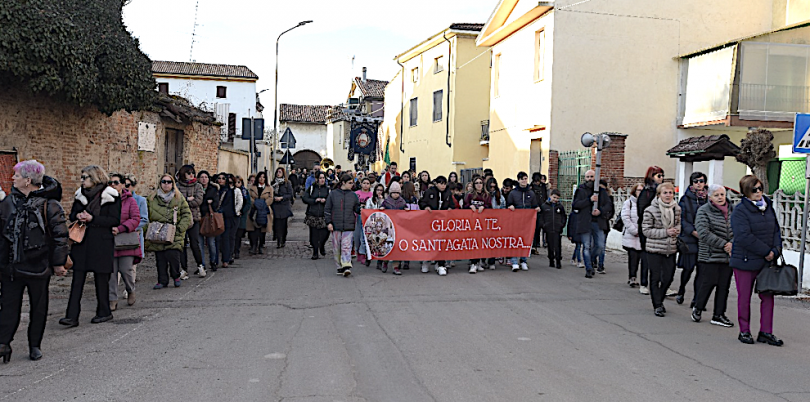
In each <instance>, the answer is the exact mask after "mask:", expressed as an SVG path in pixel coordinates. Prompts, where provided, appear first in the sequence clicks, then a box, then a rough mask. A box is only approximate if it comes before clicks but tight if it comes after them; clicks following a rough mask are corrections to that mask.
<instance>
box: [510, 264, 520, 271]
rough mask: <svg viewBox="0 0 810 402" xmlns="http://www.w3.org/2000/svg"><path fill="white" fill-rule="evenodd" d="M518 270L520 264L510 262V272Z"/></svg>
mask: <svg viewBox="0 0 810 402" xmlns="http://www.w3.org/2000/svg"><path fill="white" fill-rule="evenodd" d="M519 270H520V266H519V265H517V264H512V272H517V271H519Z"/></svg>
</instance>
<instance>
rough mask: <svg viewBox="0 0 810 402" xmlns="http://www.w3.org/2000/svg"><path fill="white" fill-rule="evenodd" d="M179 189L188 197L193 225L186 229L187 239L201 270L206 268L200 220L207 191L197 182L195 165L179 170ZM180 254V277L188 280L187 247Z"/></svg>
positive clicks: (195, 261)
mask: <svg viewBox="0 0 810 402" xmlns="http://www.w3.org/2000/svg"><path fill="white" fill-rule="evenodd" d="M177 189H178V190H180V194H183V197H185V198H186V202H188V207H189V209H190V210H191V218H192V225H191V226H190V227H189V228H188V230H187V231H186V240H187V241H188V242H189V244H190V245H191V255H193V256H194V263H195V264H197V269H196V271H197V272H199V271H200V267H202V269H205V265H203V258H202V252H201V251H200V221H201V220H202V215H201V214H200V206H201V205H202V203H203V198H204V197H205V192H204V191H203V187H202V184H200V183H198V182H197V177H195V172H194V166H191V165H185V166H183V167H181V168H180V171H179V172H177ZM180 254H181V255H180V267H181V269H180V279H183V280H186V279H188V274H187V272H188V256H187V255H186V250H185V247H184V248H183V250H182V251H181V253H180Z"/></svg>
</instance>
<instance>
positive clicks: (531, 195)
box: [506, 186, 540, 209]
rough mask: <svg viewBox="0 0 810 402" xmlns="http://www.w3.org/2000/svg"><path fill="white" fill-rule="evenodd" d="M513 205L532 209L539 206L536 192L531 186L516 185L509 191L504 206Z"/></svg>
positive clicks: (517, 207) (518, 207)
mask: <svg viewBox="0 0 810 402" xmlns="http://www.w3.org/2000/svg"><path fill="white" fill-rule="evenodd" d="M511 206H514V207H515V208H516V209H533V208H537V207H539V206H540V204H539V200H538V199H537V194H536V193H535V192H534V191H532V189H531V187H529V186H526V187H520V186H517V187H515V188H513V189H512V191H510V192H509V197H507V198H506V207H507V208H508V207H511Z"/></svg>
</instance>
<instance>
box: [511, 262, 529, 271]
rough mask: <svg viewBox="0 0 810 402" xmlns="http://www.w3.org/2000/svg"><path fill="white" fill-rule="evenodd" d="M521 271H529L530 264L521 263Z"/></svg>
mask: <svg viewBox="0 0 810 402" xmlns="http://www.w3.org/2000/svg"><path fill="white" fill-rule="evenodd" d="M513 269H514V268H513ZM520 269H522V270H524V271H528V270H529V264H526V263H525V262H521V263H520Z"/></svg>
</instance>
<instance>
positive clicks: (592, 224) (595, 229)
mask: <svg viewBox="0 0 810 402" xmlns="http://www.w3.org/2000/svg"><path fill="white" fill-rule="evenodd" d="M595 178H596V173H595V172H594V171H593V170H589V171H587V172H585V183H582V184H580V185H579V187H578V188H577V191H576V192H574V201H573V202H572V203H571V209H572V210H573V211H574V212H575V213H576V214H577V225H576V234H577V235H578V236H579V237H580V242H581V243H582V247H583V248H584V250H583V254H584V258H585V277H586V278H592V277H593V271H594V269H593V260H592V257H593V256H597V255H599V254H601V253H602V250H603V249H604V247H605V242H606V240H607V239H606V237H605V231H606V230H607V229H608V221H607V218H606V217H608V216H610V215H611V214H612V213H613V203H611V202H610V195H609V194H608V192H607V190H605V189H603V188H600V189H599V195H596V194H594V180H595ZM594 204H596V205H597V208H596V209H593V206H594ZM599 273H605V267H604V266H601V267H599Z"/></svg>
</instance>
